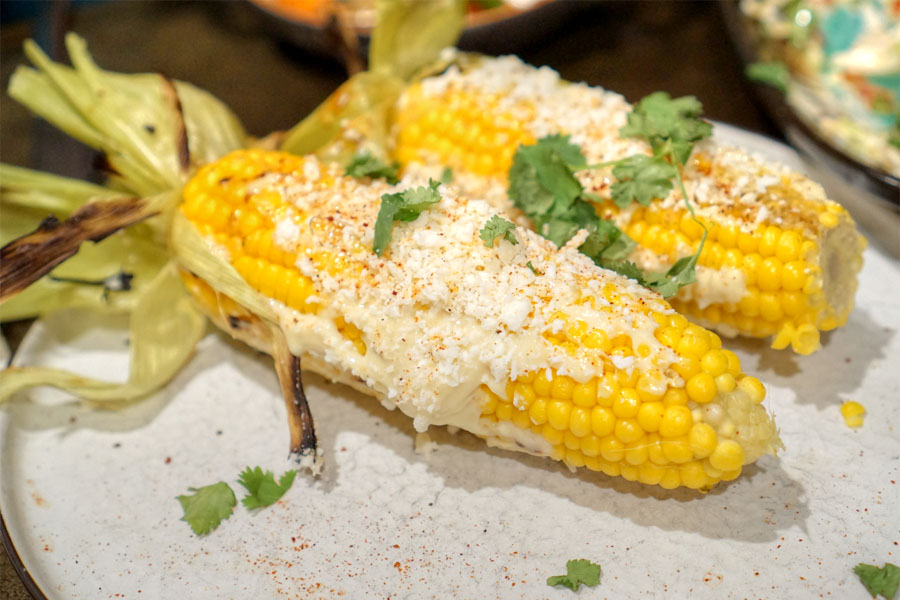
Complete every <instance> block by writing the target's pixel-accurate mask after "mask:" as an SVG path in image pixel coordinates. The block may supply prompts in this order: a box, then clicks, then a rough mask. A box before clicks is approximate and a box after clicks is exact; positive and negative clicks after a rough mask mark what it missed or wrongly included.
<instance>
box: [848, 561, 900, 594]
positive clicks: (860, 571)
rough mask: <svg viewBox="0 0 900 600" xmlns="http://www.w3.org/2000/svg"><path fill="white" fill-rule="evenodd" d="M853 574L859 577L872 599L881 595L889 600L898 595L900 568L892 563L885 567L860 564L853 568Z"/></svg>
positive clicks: (886, 564)
mask: <svg viewBox="0 0 900 600" xmlns="http://www.w3.org/2000/svg"><path fill="white" fill-rule="evenodd" d="M853 572H854V573H856V576H857V577H859V580H860V581H861V582H862V584H863V585H864V586H866V589H867V590H869V593H870V594H872V597H873V598H874V597H875V596H878V595H879V594H881V596H883V597H884V598H886V599H887V600H891V599H892V598H893V597H894V596H896V595H897V588H898V587H900V567H898V566H897V565H894V564H891V563H884V566H883V567H876V566H875V565H867V564H865V563H859V564H858V565H856V566H855V567H854V568H853Z"/></svg>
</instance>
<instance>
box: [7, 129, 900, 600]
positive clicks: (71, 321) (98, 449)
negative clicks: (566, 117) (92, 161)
mask: <svg viewBox="0 0 900 600" xmlns="http://www.w3.org/2000/svg"><path fill="white" fill-rule="evenodd" d="M717 135H719V136H720V137H722V138H725V139H726V140H728V141H732V142H734V143H736V144H738V145H743V146H745V147H748V148H752V149H754V150H755V151H758V152H760V153H762V154H765V155H766V156H769V157H773V158H777V159H779V160H783V161H795V160H796V158H795V156H794V155H793V154H792V153H791V151H790V150H789V149H787V148H785V147H784V146H781V145H778V144H776V143H774V142H772V141H770V140H766V139H763V138H760V137H758V136H755V135H752V134H748V133H746V132H741V131H739V130H735V129H733V128H730V127H727V126H722V125H720V126H718V127H717ZM898 289H900V267H898V265H897V263H895V262H892V261H891V260H890V259H887V258H885V256H884V255H882V254H881V253H880V252H879V251H877V250H875V249H870V250H868V251H867V254H866V264H865V268H864V270H863V273H862V280H861V285H860V290H859V296H858V308H857V309H856V310H855V311H854V313H853V314H852V316H851V318H850V322H849V324H848V325H847V326H846V327H844V328H843V329H841V330H838V331H836V332H834V333H832V334H830V335H827V336H826V338H825V347H824V348H823V349H822V350H821V351H819V352H818V353H816V354H814V355H813V356H811V357H797V356H794V355H792V354H790V353H787V352H775V351H771V350H769V349H768V348H767V347H766V345H765V344H764V343H761V342H748V341H743V342H737V343H731V344H730V347H732V348H735V349H736V350H737V351H738V353H739V355H740V356H741V360H742V361H743V364H744V366H745V369H746V370H747V371H749V372H752V373H756V374H758V375H759V376H760V377H761V378H762V379H764V380H765V381H766V382H767V384H768V389H769V399H768V400H767V402H768V404H769V406H770V407H771V408H772V409H773V410H774V412H775V413H776V417H777V421H778V424H779V426H780V428H781V434H782V438H783V439H784V442H785V445H786V449H785V450H784V452H783V453H782V454H781V455H780V456H779V458H773V457H765V458H763V459H762V460H760V461H759V462H758V463H757V464H756V465H755V466H751V467H749V468H747V469H746V470H745V474H744V475H743V476H742V477H740V478H739V479H738V480H736V481H734V482H732V483H731V484H730V485H725V486H721V487H718V488H716V489H715V490H714V491H713V492H711V493H710V494H708V495H707V496H705V497H700V496H698V495H696V494H694V493H691V492H689V491H683V490H682V491H676V492H666V491H664V490H662V489H660V488H657V487H644V486H641V485H639V484H635V483H628V482H626V481H624V480H621V479H609V478H606V477H605V476H603V475H600V474H596V473H591V472H589V471H580V472H579V473H576V474H572V473H570V472H569V471H567V470H566V469H565V468H563V467H561V466H559V465H558V464H554V463H552V462H551V461H549V460H541V459H536V458H532V457H528V456H525V455H519V454H513V453H507V452H502V451H498V450H489V449H487V448H485V447H484V445H483V444H482V443H481V442H480V441H479V440H477V439H475V438H474V437H472V436H469V435H467V434H459V435H456V436H451V435H449V434H447V433H446V432H445V431H443V430H438V431H433V433H432V437H433V438H434V439H435V441H437V442H438V447H437V450H436V451H435V452H434V453H433V454H432V455H431V456H430V458H426V457H425V456H422V455H420V454H417V453H416V452H415V451H414V439H415V434H414V431H413V429H412V425H411V422H410V421H409V420H408V419H407V418H405V417H404V416H403V415H401V414H399V413H396V412H393V413H392V412H388V411H386V410H384V409H383V408H382V407H381V406H380V405H379V404H378V403H377V402H374V401H372V400H371V399H369V398H366V397H363V396H360V395H358V394H355V393H353V392H351V391H349V390H347V389H346V388H343V387H340V386H335V385H331V384H329V383H327V382H325V381H324V380H322V379H320V378H317V377H313V376H308V377H307V378H306V380H307V381H306V385H307V394H308V396H309V400H310V404H311V405H312V409H313V412H314V414H315V417H316V422H317V425H318V432H319V440H320V443H321V447H322V449H323V450H324V451H325V452H326V455H327V465H326V469H325V472H324V474H323V476H322V477H321V478H320V479H318V480H313V479H311V478H310V477H309V476H306V475H303V476H299V477H297V479H296V481H295V482H294V485H293V487H292V488H291V490H290V491H289V492H288V493H287V494H286V495H285V496H284V498H283V499H282V500H280V501H279V502H278V503H277V504H276V505H274V506H272V507H269V508H267V509H263V510H261V511H258V512H256V513H253V514H251V513H249V512H248V511H247V510H245V509H244V508H243V507H242V506H240V505H239V506H238V508H237V509H236V511H235V513H234V514H233V515H232V517H231V518H230V519H229V520H227V521H225V522H224V523H223V524H222V526H221V527H220V528H219V529H217V530H216V531H214V532H212V533H211V534H210V535H208V536H205V537H197V536H195V535H194V534H193V533H192V532H191V530H190V529H189V527H188V526H187V524H186V523H184V522H183V521H181V520H180V518H181V515H182V513H181V507H180V506H179V504H178V502H177V501H176V500H175V497H176V496H177V495H179V494H182V493H185V492H186V490H187V488H188V487H191V486H201V485H206V484H210V483H214V482H216V481H220V480H224V481H226V482H228V483H229V484H230V485H231V486H232V488H234V489H235V491H236V493H237V494H238V496H239V497H240V495H241V491H242V488H240V486H239V485H238V484H237V476H238V474H239V473H240V471H241V470H242V469H243V468H244V467H245V466H248V465H250V466H253V465H261V466H262V467H263V468H266V469H271V470H274V471H276V472H278V473H280V472H282V471H284V470H285V469H287V468H288V467H289V462H288V460H287V446H288V434H287V426H286V423H285V415H284V408H283V405H282V401H281V399H280V396H279V388H278V384H277V380H276V377H275V374H274V371H273V369H272V368H271V365H270V360H269V358H268V357H265V356H259V355H256V354H254V353H253V352H250V351H248V350H247V349H246V348H243V347H240V346H238V345H236V344H233V343H231V342H230V341H229V340H227V339H225V338H224V337H223V336H220V335H217V334H211V335H210V336H208V337H207V338H206V339H204V340H203V342H202V343H201V345H200V348H199V350H198V352H197V355H196V356H195V357H194V359H193V360H192V361H191V362H190V364H189V365H188V367H187V368H186V369H184V371H183V372H182V373H181V374H180V375H178V376H177V377H176V379H175V380H174V381H173V382H172V383H171V384H170V385H169V386H168V387H167V388H166V389H165V390H164V391H163V392H162V393H159V394H157V395H155V396H153V397H152V398H149V399H147V400H145V401H143V402H140V403H138V404H136V405H134V406H133V407H131V408H129V409H127V410H124V411H121V412H101V411H93V410H88V409H85V408H81V407H78V406H73V405H71V404H69V405H63V406H54V407H47V406H46V405H45V404H46V403H54V402H55V403H57V404H59V400H60V396H59V394H57V393H55V392H49V391H45V390H39V391H36V392H34V393H33V394H32V396H33V398H34V399H36V400H40V402H39V403H32V402H27V401H26V400H24V399H18V400H15V401H13V402H11V403H9V404H8V405H6V406H5V407H3V408H2V409H0V511H2V515H3V517H4V519H5V522H6V525H7V527H8V529H9V534H10V537H11V539H12V541H13V543H14V545H15V548H16V550H17V552H18V554H19V555H20V557H21V559H22V562H23V563H24V565H25V566H26V568H27V570H28V572H29V573H30V575H31V577H32V578H33V579H34V581H35V583H36V585H37V587H39V588H40V590H42V591H43V593H44V594H46V595H47V596H48V597H50V598H66V599H69V598H72V599H74V598H151V599H155V598H201V599H202V598H275V597H281V596H284V597H290V598H334V597H345V598H354V599H357V598H387V597H390V598H449V597H457V598H494V597H497V598H528V599H534V598H560V599H566V598H573V597H574V596H573V595H572V592H570V591H568V590H566V589H562V588H550V587H548V586H547V585H546V584H545V580H546V578H547V577H548V576H550V575H554V574H559V573H563V572H565V563H566V561H567V560H568V559H571V558H581V557H584V558H589V559H591V560H593V561H595V562H598V563H600V564H601V565H602V566H603V571H604V574H603V578H602V583H601V585H600V587H597V588H594V589H590V590H588V589H584V588H583V589H582V591H581V592H580V593H579V595H580V597H585V598H661V597H671V598H686V597H688V596H690V597H693V598H717V599H718V598H732V597H733V598H745V597H752V598H772V599H776V598H787V597H791V598H819V597H824V598H849V599H854V598H858V599H859V600H864V599H866V598H869V596H868V594H867V592H866V591H865V589H864V588H863V587H862V585H861V584H860V583H859V582H858V581H857V579H856V576H855V575H853V573H852V568H853V566H854V565H855V564H856V563H858V562H877V563H878V564H879V565H880V564H881V563H883V562H884V561H892V562H895V563H896V562H898V557H897V553H898V552H900V548H898V546H897V544H898V541H900V532H898V530H900V516H898V514H900V512H898V510H897V507H898V506H900V486H898V485H897V483H896V482H897V480H898V479H900V468H898V467H900V432H898V431H897V429H896V424H897V423H898V421H900V403H898V389H900V336H898V333H897V329H898V327H900V301H898V300H897V295H896V294H897V290H898ZM101 325H102V326H101ZM123 325H124V323H121V322H120V323H115V322H113V323H109V322H107V323H103V324H101V323H96V322H93V321H92V320H91V318H90V317H89V316H88V315H85V314H83V313H61V314H59V315H57V316H56V317H54V318H52V319H50V320H48V321H46V322H43V323H40V324H38V325H36V326H35V327H34V328H33V329H32V330H31V332H30V333H29V335H28V336H27V338H26V340H25V341H24V343H23V344H22V346H21V348H20V350H19V353H18V355H17V357H16V360H17V361H18V362H20V363H30V364H33V363H42V364H52V365H60V366H65V367H68V368H72V369H78V370H81V371H84V372H89V373H93V374H97V375H104V376H107V377H110V378H113V377H120V378H121V377H124V370H125V368H126V348H125V346H124V339H125V331H124V328H123ZM92 326H93V327H92ZM846 399H854V400H858V401H860V402H862V403H863V404H864V405H865V406H866V408H867V409H868V411H869V414H868V416H867V419H866V422H865V425H864V427H863V428H862V429H860V430H851V429H848V428H847V427H846V426H845V425H844V423H843V420H842V419H841V416H840V413H839V410H838V409H839V406H840V403H841V402H842V401H843V400H846Z"/></svg>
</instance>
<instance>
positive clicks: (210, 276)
mask: <svg viewBox="0 0 900 600" xmlns="http://www.w3.org/2000/svg"><path fill="white" fill-rule="evenodd" d="M170 246H171V248H170V252H171V255H172V258H174V259H175V261H176V262H177V263H178V264H179V266H181V267H183V268H185V269H187V270H188V271H190V272H191V273H194V274H195V275H197V276H198V277H200V278H201V279H203V280H204V281H206V283H208V284H209V285H210V286H212V287H213V288H214V289H215V290H217V291H218V292H220V293H222V294H225V295H227V296H229V297H230V298H231V299H233V300H234V301H235V302H237V303H238V304H241V305H242V306H244V307H245V308H247V310H249V311H251V312H253V313H254V314H256V316H258V317H260V318H262V319H265V320H267V321H270V322H275V321H276V320H277V319H276V317H275V313H274V312H272V309H271V308H269V303H268V300H267V299H266V298H265V297H264V296H263V295H262V294H260V293H259V292H257V291H256V290H254V289H253V288H252V287H250V285H249V284H248V283H247V282H246V281H244V278H243V277H241V275H240V273H238V272H237V271H236V270H235V268H234V267H232V266H231V264H230V263H229V262H228V261H227V260H225V259H224V258H222V257H221V256H220V255H219V253H218V252H217V251H216V249H214V248H213V247H212V244H211V243H210V242H209V240H207V239H206V238H205V237H203V236H202V235H200V232H199V231H197V229H196V228H195V227H194V226H193V225H192V224H191V222H190V221H188V220H187V218H186V217H185V216H184V215H183V214H181V212H176V213H175V216H174V218H173V219H172V235H171V243H170Z"/></svg>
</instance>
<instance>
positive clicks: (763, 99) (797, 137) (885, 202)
mask: <svg viewBox="0 0 900 600" xmlns="http://www.w3.org/2000/svg"><path fill="white" fill-rule="evenodd" d="M741 4H742V3H741V2H738V1H737V0H732V1H729V2H723V3H721V4H720V6H721V9H722V13H723V16H724V19H725V23H726V25H727V27H728V30H729V34H730V37H731V40H732V42H733V43H734V46H735V48H736V50H737V52H738V54H739V55H740V57H741V60H742V61H743V63H744V65H745V66H747V65H752V64H754V63H756V62H758V61H760V60H773V59H775V60H785V59H786V62H788V63H790V67H789V69H788V72H789V73H790V80H789V83H788V85H791V86H796V88H797V89H798V91H802V92H803V94H795V95H792V96H791V97H790V99H791V101H788V98H786V96H785V94H784V93H783V92H782V91H779V90H778V89H776V88H775V87H772V86H771V85H766V84H763V83H757V82H753V83H752V84H751V85H752V88H753V92H754V95H755V96H756V99H757V100H758V101H759V103H760V104H761V105H762V106H763V107H764V109H765V110H766V112H767V113H768V114H769V115H770V116H771V118H772V119H773V120H774V121H775V123H776V124H777V125H778V126H779V128H780V129H781V130H782V132H783V133H784V135H785V137H786V138H787V140H788V141H789V142H790V143H791V145H793V146H794V147H795V148H796V149H797V150H798V151H799V153H800V154H801V156H802V157H803V158H804V160H805V161H806V162H807V164H808V165H809V169H810V176H811V177H813V179H815V180H816V181H818V182H820V183H821V184H822V185H823V186H824V187H825V189H826V191H827V192H828V194H829V195H830V196H831V197H833V198H834V199H835V200H837V201H839V202H841V203H842V204H844V205H845V206H846V207H847V208H848V209H849V210H850V211H851V213H852V214H853V216H854V218H855V219H856V220H857V222H859V223H860V225H861V226H862V227H864V228H865V229H867V231H868V233H869V235H870V237H871V238H874V240H875V241H876V242H878V243H879V244H880V245H882V246H883V247H884V248H885V249H886V250H887V251H888V252H890V253H891V254H892V255H893V256H895V257H900V174H898V173H896V172H894V171H895V169H896V167H895V165H894V164H893V163H894V162H895V160H893V159H894V157H893V156H891V157H887V156H883V155H882V156H879V155H873V156H865V155H864V154H863V153H861V152H860V149H859V148H848V147H847V145H846V143H842V142H845V140H844V139H842V138H841V136H837V135H835V132H834V131H829V130H827V129H826V128H825V127H823V123H824V119H822V118H820V117H819V118H817V117H815V116H812V115H814V112H813V107H812V106H811V105H814V104H815V102H814V100H813V101H810V100H811V94H810V88H809V87H808V86H805V85H804V84H803V83H800V82H797V81H796V80H795V79H794V77H795V76H796V70H797V69H802V68H803V65H799V64H798V62H799V61H798V59H797V58H798V57H797V54H796V53H797V49H796V48H793V47H791V43H792V42H791V41H790V40H788V39H784V40H777V39H776V40H774V41H773V40H771V39H768V40H767V39H765V36H764V35H763V34H762V32H761V31H760V24H759V23H758V22H757V21H755V20H754V19H751V18H750V17H748V16H747V15H746V14H745V13H744V12H743V11H742V10H741ZM749 4H750V5H752V6H754V7H755V8H759V9H760V10H769V11H772V10H775V11H778V10H779V9H780V7H781V5H782V4H784V5H785V6H788V3H785V2H781V3H779V0H750V2H749ZM803 6H804V5H803V3H797V2H794V3H792V4H790V8H791V9H792V10H793V9H797V7H800V10H803V8H802V7H803ZM776 14H777V15H778V16H779V17H780V16H782V14H781V13H776ZM805 23H806V24H807V25H809V24H810V23H811V21H809V20H805ZM844 30H846V27H844ZM843 32H844V31H843V30H842V33H843ZM786 35H790V34H786ZM811 35H816V33H815V32H812V33H811ZM784 50H787V51H786V52H784ZM819 50H820V47H814V48H813V51H819ZM814 59H815V60H821V59H822V57H821V56H816V57H814ZM828 100H829V101H831V100H833V98H829V99H828ZM804 101H806V102H804ZM800 107H805V108H807V109H808V110H801V108H800ZM832 108H834V107H832ZM837 109H838V110H839V109H840V107H838V108H837ZM847 112H848V113H849V112H850V110H849V109H848V111H847ZM898 117H900V115H898ZM841 118H844V117H843V116H841ZM859 125H860V129H862V124H861V123H860V124H859ZM876 146H877V145H876ZM890 151H891V154H892V155H893V153H894V150H893V148H891V149H890ZM888 169H891V170H890V171H889V170H888Z"/></svg>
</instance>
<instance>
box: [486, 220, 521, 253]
mask: <svg viewBox="0 0 900 600" xmlns="http://www.w3.org/2000/svg"><path fill="white" fill-rule="evenodd" d="M515 228H516V224H515V223H513V222H512V221H508V220H506V219H504V218H503V217H501V216H500V215H494V216H493V217H491V218H490V219H488V220H487V222H485V224H484V227H482V228H481V231H479V232H478V236H479V237H480V238H481V239H482V240H483V241H484V245H485V246H487V247H488V248H492V247H493V246H494V240H496V239H497V238H503V239H504V240H506V241H507V242H509V243H510V244H512V245H513V246H515V245H516V244H518V243H519V240H517V239H516V236H515V235H513V230H514V229H515Z"/></svg>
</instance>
